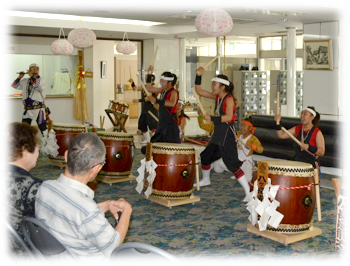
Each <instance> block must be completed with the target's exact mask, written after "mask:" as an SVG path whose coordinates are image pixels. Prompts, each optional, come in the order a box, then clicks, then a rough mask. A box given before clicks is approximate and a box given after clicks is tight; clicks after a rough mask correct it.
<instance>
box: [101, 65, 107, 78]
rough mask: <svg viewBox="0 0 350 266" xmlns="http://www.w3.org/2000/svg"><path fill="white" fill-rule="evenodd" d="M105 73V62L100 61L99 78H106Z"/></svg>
mask: <svg viewBox="0 0 350 266" xmlns="http://www.w3.org/2000/svg"><path fill="white" fill-rule="evenodd" d="M106 73H107V62H106V61H101V79H104V78H106Z"/></svg>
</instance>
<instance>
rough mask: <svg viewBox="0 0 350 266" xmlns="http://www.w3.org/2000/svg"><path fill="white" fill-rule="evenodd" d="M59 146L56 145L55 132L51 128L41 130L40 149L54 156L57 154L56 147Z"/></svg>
mask: <svg viewBox="0 0 350 266" xmlns="http://www.w3.org/2000/svg"><path fill="white" fill-rule="evenodd" d="M59 148H60V147H59V146H58V145H57V139H56V132H55V131H54V130H53V129H51V130H50V131H48V130H45V131H44V132H43V143H42V148H41V150H42V151H43V152H44V153H45V154H46V155H52V156H53V157H56V156H57V155H58V149H59Z"/></svg>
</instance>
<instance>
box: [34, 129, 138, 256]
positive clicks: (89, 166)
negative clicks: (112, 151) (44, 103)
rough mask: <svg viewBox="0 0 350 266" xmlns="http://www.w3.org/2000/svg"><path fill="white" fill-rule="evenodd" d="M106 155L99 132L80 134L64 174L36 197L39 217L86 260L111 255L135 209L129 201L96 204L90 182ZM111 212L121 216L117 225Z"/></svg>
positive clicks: (73, 143) (70, 250)
mask: <svg viewBox="0 0 350 266" xmlns="http://www.w3.org/2000/svg"><path fill="white" fill-rule="evenodd" d="M105 155H106V149H105V146H104V143H103V142H102V141H101V140H100V139H99V138H98V137H97V136H96V135H95V134H93V133H81V134H78V135H77V136H76V137H74V139H73V140H72V142H71V144H70V146H69V148H68V151H66V152H65V160H66V162H67V166H66V168H65V171H64V174H61V175H60V177H59V178H58V179H57V180H48V181H45V182H43V184H42V185H41V187H40V188H39V190H38V193H37V196H36V203H35V214H36V217H37V218H38V219H39V220H41V221H42V222H43V223H44V224H45V225H46V226H47V227H48V228H49V229H50V230H51V232H52V233H53V234H54V235H55V236H56V237H57V239H59V240H60V241H61V242H62V243H63V245H64V246H65V247H66V248H67V250H69V252H70V253H73V254H75V255H76V256H77V257H80V258H82V259H83V258H85V259H89V260H91V259H93V260H94V259H98V260H103V259H106V258H109V257H110V255H111V253H112V251H113V250H114V249H115V248H116V247H117V246H118V245H119V244H121V243H123V241H124V238H125V235H126V233H127V231H128V227H129V222H130V216H131V213H132V208H131V205H130V204H129V203H128V202H127V201H125V200H124V199H119V200H108V201H105V202H102V203H98V204H96V202H95V201H94V200H93V198H94V192H93V190H91V189H90V188H89V187H88V186H87V185H86V184H87V183H88V182H91V181H93V180H94V179H95V177H96V176H97V174H98V172H99V171H100V170H101V168H102V166H103V164H104V161H105ZM107 211H110V212H111V213H112V214H113V215H114V217H115V219H119V222H118V224H117V226H116V227H115V228H113V227H112V226H111V225H110V224H109V222H108V220H107V219H106V218H105V214H104V213H105V212H107ZM119 211H121V212H122V215H121V217H118V212H119Z"/></svg>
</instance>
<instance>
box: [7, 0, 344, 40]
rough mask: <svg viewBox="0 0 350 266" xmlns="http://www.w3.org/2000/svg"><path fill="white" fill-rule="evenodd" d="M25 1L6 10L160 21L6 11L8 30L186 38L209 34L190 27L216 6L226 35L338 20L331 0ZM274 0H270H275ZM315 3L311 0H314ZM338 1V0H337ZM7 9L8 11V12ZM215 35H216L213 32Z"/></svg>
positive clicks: (244, 36) (264, 32) (272, 31)
mask: <svg viewBox="0 0 350 266" xmlns="http://www.w3.org/2000/svg"><path fill="white" fill-rule="evenodd" d="M48 2H49V1H41V0H37V1H34V2H33V4H30V3H29V2H28V1H22V0H18V1H16V3H15V4H13V5H11V6H8V8H7V10H8V11H12V10H13V11H27V12H40V13H50V14H66V15H77V16H82V17H85V16H91V17H106V18H119V19H134V20H146V21H156V22H163V23H165V24H163V25H158V26H151V27H150V26H132V25H113V24H109V23H92V22H87V21H86V22H80V23H79V22H78V21H62V20H57V19H38V18H21V17H16V16H9V17H8V19H7V25H8V28H7V31H8V32H9V33H11V34H39V35H51V36H58V35H59V31H60V28H61V27H62V28H63V29H64V32H65V34H66V35H68V33H69V31H70V30H71V29H74V28H76V27H82V25H83V24H85V25H86V27H88V28H90V29H92V30H93V31H94V32H95V34H96V36H97V37H98V38H108V39H122V38H123V36H124V33H125V32H127V35H128V38H129V39H137V40H145V39H157V38H162V39H174V38H185V39H187V40H189V41H191V40H192V41H195V40H199V39H201V40H202V38H203V39H208V38H209V39H213V38H212V37H211V38H210V36H206V35H203V34H201V33H199V32H198V31H197V30H196V29H195V27H194V20H195V18H196V16H197V15H198V14H199V13H200V12H201V11H202V10H204V9H207V8H213V7H218V8H221V9H224V10H225V11H226V12H228V13H229V14H230V16H231V18H232V20H233V23H234V26H233V29H232V30H231V32H230V33H229V34H228V35H227V37H226V39H227V40H233V39H240V40H243V41H244V40H249V39H250V38H252V37H254V38H256V37H259V36H274V35H283V34H286V28H287V27H295V28H296V29H297V33H302V30H303V24H305V23H316V22H325V21H335V20H340V15H341V14H340V13H341V11H340V9H339V7H338V8H336V7H332V6H337V5H335V3H336V2H338V0H335V1H317V2H316V1H309V2H308V4H306V3H303V2H305V1H299V0H295V1H293V4H290V5H289V6H287V5H285V4H284V5H282V4H280V5H278V4H276V2H277V1H270V0H266V1H255V0H254V1H246V3H244V4H243V3H242V2H244V1H240V3H235V2H234V1H232V0H226V1H222V0H216V1H207V0H202V1H200V2H199V1H187V2H186V1H183V0H180V1H170V0H168V1H155V0H149V1H142V2H140V1H137V2H135V1H126V3H123V1H120V0H115V1H109V0H108V1H107V0H99V1H94V2H91V1H90V2H91V3H90V2H88V1H80V0H75V1H66V0H63V1H56V2H55V3H49V4H48ZM274 2H275V3H274ZM310 2H313V3H317V4H313V3H310ZM339 2H340V1H339ZM214 4H215V6H213V5H214ZM8 14H9V12H8ZM214 40H215V38H214Z"/></svg>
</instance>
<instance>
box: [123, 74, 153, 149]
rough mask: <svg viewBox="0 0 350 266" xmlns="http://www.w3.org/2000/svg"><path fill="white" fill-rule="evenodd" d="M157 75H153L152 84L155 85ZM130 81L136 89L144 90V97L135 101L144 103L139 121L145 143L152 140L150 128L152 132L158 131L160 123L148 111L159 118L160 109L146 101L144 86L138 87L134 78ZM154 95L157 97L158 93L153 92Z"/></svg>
mask: <svg viewBox="0 0 350 266" xmlns="http://www.w3.org/2000/svg"><path fill="white" fill-rule="evenodd" d="M154 80H155V76H154V75H151V82H152V86H155V84H154ZM129 82H130V83H131V86H132V88H133V89H134V90H137V91H142V92H141V94H142V98H141V99H134V100H133V103H143V108H142V111H141V115H140V117H139V121H138V129H139V130H140V131H141V132H142V135H143V136H144V137H145V139H144V140H143V141H142V142H141V144H145V143H147V142H150V141H151V137H150V134H149V132H148V130H150V131H151V134H154V133H155V132H156V128H157V125H158V122H157V121H156V120H155V119H154V118H153V117H152V115H150V114H149V113H148V111H150V112H152V113H153V114H154V116H155V117H157V118H158V110H157V108H156V106H155V105H153V104H152V103H150V102H146V101H145V97H146V96H147V95H146V93H145V92H144V91H143V88H142V87H136V86H135V83H134V81H133V80H132V79H129ZM152 95H153V97H155V98H156V97H157V94H156V93H152Z"/></svg>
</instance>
